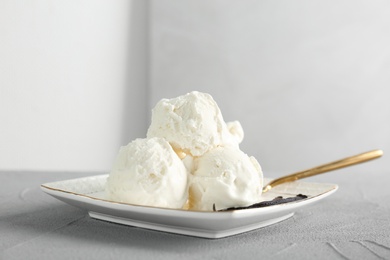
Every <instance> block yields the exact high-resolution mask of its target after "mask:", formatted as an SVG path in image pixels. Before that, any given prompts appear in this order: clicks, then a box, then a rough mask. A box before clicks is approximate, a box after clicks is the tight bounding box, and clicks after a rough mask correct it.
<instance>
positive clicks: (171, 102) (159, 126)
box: [147, 91, 244, 156]
mask: <svg viewBox="0 0 390 260" xmlns="http://www.w3.org/2000/svg"><path fill="white" fill-rule="evenodd" d="M147 137H148V138H150V137H162V138H164V139H166V140H167V141H168V142H169V143H170V144H171V145H172V147H173V149H174V150H175V151H176V152H178V154H179V155H180V154H182V153H186V154H191V155H192V156H201V155H203V154H204V153H206V152H207V151H209V150H210V149H213V148H215V147H217V146H225V145H229V146H236V147H238V144H239V143H240V142H241V141H242V139H243V137H244V131H243V130H242V127H241V125H240V123H239V122H238V121H234V122H231V123H229V125H227V124H226V123H225V121H224V120H223V117H222V114H221V111H220V109H219V107H218V105H217V103H216V102H215V101H214V99H213V98H212V97H211V96H210V95H209V94H206V93H201V92H197V91H193V92H191V93H188V94H186V95H183V96H179V97H176V98H172V99H162V100H160V101H159V102H158V103H157V105H156V106H155V107H154V109H153V111H152V122H151V125H150V127H149V129H148V132H147Z"/></svg>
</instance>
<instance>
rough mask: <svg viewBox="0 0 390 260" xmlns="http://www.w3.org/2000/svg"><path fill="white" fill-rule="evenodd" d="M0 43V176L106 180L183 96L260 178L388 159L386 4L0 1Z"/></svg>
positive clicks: (378, 166)
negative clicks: (347, 160)
mask: <svg viewBox="0 0 390 260" xmlns="http://www.w3.org/2000/svg"><path fill="white" fill-rule="evenodd" d="M0 37H1V41H0V127H1V132H0V170H23V169H30V170H61V171H62V170H66V171H75V170H77V171H107V170H108V169H109V168H110V166H111V163H112V160H113V158H114V156H115V154H116V152H117V150H118V148H119V146H120V145H123V144H126V143H127V142H128V141H130V140H131V139H133V138H136V137H143V136H144V135H145V131H146V128H147V124H148V123H149V118H150V109H151V108H152V107H153V105H154V104H155V103H156V102H157V101H158V100H159V99H160V98H163V97H174V96H177V95H181V94H185V93H186V92H189V91H191V90H199V91H204V92H208V93H210V94H212V95H213V96H214V98H215V100H216V101H217V102H218V104H219V105H220V107H221V110H222V113H223V115H224V117H225V119H226V120H228V121H229V120H236V119H237V120H239V121H240V122H241V123H242V125H243V127H244V130H245V134H246V136H245V139H244V142H243V144H242V146H241V148H242V149H243V150H244V151H245V152H247V153H248V154H250V155H254V156H255V157H256V158H257V159H258V160H259V161H260V163H261V165H262V166H263V168H264V171H265V172H266V173H270V172H277V173H278V174H279V173H287V172H291V171H295V170H301V169H304V168H307V167H311V166H314V165H316V164H318V163H323V162H326V161H329V160H333V159H338V158H340V157H343V156H348V155H352V154H354V153H359V152H363V151H366V150H370V149H374V148H382V149H383V150H385V152H386V151H390V135H389V133H390V102H389V101H388V100H389V99H390V88H389V87H390V47H389V46H390V3H389V2H388V1H352V0H343V1H309V0H307V1H268V0H267V1H254V0H245V1H195V0H191V1H179V0H169V1H167V0H166V1H155V0H151V1H137V0H133V1H103V0H97V1H96V0H94V1H92V0H83V1H65V2H64V1H49V0H36V1H11V0H3V1H0ZM386 167H387V168H388V167H389V164H388V160H387V158H386V156H385V157H384V158H383V159H381V160H380V161H377V162H375V163H370V164H366V165H363V166H360V167H358V168H352V169H351V171H356V170H357V171H367V170H376V171H378V170H382V169H384V168H386Z"/></svg>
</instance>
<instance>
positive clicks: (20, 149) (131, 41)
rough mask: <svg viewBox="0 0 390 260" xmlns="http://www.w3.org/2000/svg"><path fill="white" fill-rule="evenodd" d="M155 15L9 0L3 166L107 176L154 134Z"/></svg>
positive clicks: (0, 76) (1, 13)
mask: <svg viewBox="0 0 390 260" xmlns="http://www.w3.org/2000/svg"><path fill="white" fill-rule="evenodd" d="M146 11H147V10H146V2H142V1H125V0H123V1H105V0H83V1H74V0H71V1H57V0H54V1H52V0H33V1H30V0H18V1H13V0H2V1H0V39H1V40H0V169H2V170H25V169H30V170H66V171H74V170H77V171H105V170H108V169H109V168H110V167H111V163H112V160H113V158H114V156H115V154H116V153H117V151H118V148H119V146H120V145H123V144H126V143H127V142H129V140H131V139H133V138H135V137H137V136H140V135H144V132H145V131H146V124H145V117H146V105H145V104H146V86H145V84H146V67H145V66H146V63H145V62H146V58H145V55H146V49H147V48H146V46H147V45H146V21H147V20H146V19H147V16H146Z"/></svg>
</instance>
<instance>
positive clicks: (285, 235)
mask: <svg viewBox="0 0 390 260" xmlns="http://www.w3.org/2000/svg"><path fill="white" fill-rule="evenodd" d="M330 174H331V175H330ZM330 174H329V175H322V176H317V177H314V179H310V180H309V179H308V180H307V181H315V182H318V181H321V182H331V183H337V184H338V185H339V190H338V191H337V192H336V193H334V194H333V195H331V196H330V197H327V198H325V199H324V200H321V201H319V202H318V203H315V204H312V205H310V206H308V207H306V208H303V209H301V210H298V211H297V212H296V213H295V215H294V216H293V217H292V218H289V219H287V220H285V221H283V222H280V223H278V224H275V225H272V226H268V227H265V228H261V229H257V230H254V231H250V232H247V233H244V234H240V235H236V236H232V237H227V238H222V239H215V240H210V239H204V238H196V237H190V236H183V235H176V234H170V233H165V232H158V231H153V230H147V229H142V228H137V227H131V226H124V225H119V224H113V223H108V222H104V221H99V220H95V219H92V218H90V217H89V216H88V214H87V212H86V211H84V210H82V209H78V208H75V207H73V206H70V205H67V204H65V203H63V202H61V201H59V200H56V199H55V198H53V197H51V196H49V195H47V194H45V193H43V192H42V191H41V190H40V184H42V183H46V182H52V181H59V180H66V179H72V178H78V177H84V176H90V175H96V173H70V172H64V173H61V172H0V185H1V186H0V187H1V189H0V252H1V254H0V258H1V259H38V258H39V259H69V258H72V259H201V258H205V259H210V258H211V259H237V258H241V259H261V258H263V257H268V258H270V259H287V258H288V259H390V190H389V188H388V184H387V183H389V182H390V174H389V173H386V172H382V173H379V172H378V173H371V172H370V173H368V172H359V173H343V174H339V173H330Z"/></svg>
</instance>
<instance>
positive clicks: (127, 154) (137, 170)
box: [106, 137, 188, 208]
mask: <svg viewBox="0 0 390 260" xmlns="http://www.w3.org/2000/svg"><path fill="white" fill-rule="evenodd" d="M187 180H188V173H187V170H186V168H185V166H184V164H183V162H182V161H181V160H180V158H179V157H178V156H177V154H176V153H175V152H174V151H173V149H172V147H171V146H170V144H169V143H168V142H167V141H166V140H164V139H163V138H158V137H155V138H148V139H136V140H134V141H132V142H130V143H129V144H128V145H126V146H123V147H121V149H120V151H119V154H118V156H117V158H116V160H115V162H114V165H113V167H112V170H111V172H110V174H109V177H108V179H107V184H106V192H107V196H108V198H109V199H110V200H113V201H118V202H125V203H131V204H138V205H144V206H153V207H165V208H182V207H183V205H184V204H185V203H186V201H187V198H188V181H187Z"/></svg>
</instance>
